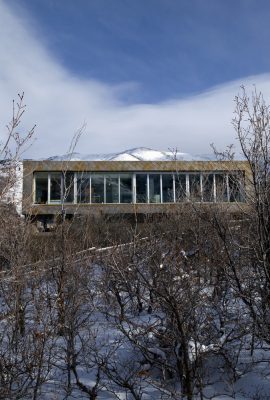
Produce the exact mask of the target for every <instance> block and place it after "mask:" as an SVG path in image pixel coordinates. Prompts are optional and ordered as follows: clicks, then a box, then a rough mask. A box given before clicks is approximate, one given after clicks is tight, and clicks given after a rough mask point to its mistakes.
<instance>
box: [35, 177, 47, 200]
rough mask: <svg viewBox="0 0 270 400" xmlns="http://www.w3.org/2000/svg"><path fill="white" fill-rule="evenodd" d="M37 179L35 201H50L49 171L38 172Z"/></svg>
mask: <svg viewBox="0 0 270 400" xmlns="http://www.w3.org/2000/svg"><path fill="white" fill-rule="evenodd" d="M35 181H36V193H35V203H37V204H46V203H48V173H47V172H36V173H35Z"/></svg>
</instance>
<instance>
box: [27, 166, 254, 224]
mask: <svg viewBox="0 0 270 400" xmlns="http://www.w3.org/2000/svg"><path fill="white" fill-rule="evenodd" d="M249 174H250V172H249V167H248V163H247V162H245V161H69V162H67V161H50V160H46V161H24V163H23V201H22V205H23V214H24V215H28V216H34V217H36V218H37V219H42V220H44V219H46V218H47V219H48V220H51V219H53V218H54V216H56V215H57V214H59V213H61V212H63V209H64V211H65V213H66V214H68V215H74V214H89V213H92V214H99V213H102V214H116V213H122V214H132V213H135V212H136V213H142V214H147V213H163V212H174V211H176V210H177V209H178V208H179V204H183V203H185V202H191V201H192V202H196V203H198V202H200V203H208V204H212V203H228V204H229V203H244V202H245V200H246V191H247V186H248V181H249Z"/></svg>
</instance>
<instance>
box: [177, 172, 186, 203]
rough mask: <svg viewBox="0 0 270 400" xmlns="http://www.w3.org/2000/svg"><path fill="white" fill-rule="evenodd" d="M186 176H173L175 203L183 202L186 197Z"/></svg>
mask: <svg viewBox="0 0 270 400" xmlns="http://www.w3.org/2000/svg"><path fill="white" fill-rule="evenodd" d="M186 181H187V178H186V174H175V201H176V202H179V201H183V200H185V199H186V196H187V188H186Z"/></svg>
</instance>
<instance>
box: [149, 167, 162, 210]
mask: <svg viewBox="0 0 270 400" xmlns="http://www.w3.org/2000/svg"><path fill="white" fill-rule="evenodd" d="M149 199H150V203H160V202H161V196H160V175H159V174H149Z"/></svg>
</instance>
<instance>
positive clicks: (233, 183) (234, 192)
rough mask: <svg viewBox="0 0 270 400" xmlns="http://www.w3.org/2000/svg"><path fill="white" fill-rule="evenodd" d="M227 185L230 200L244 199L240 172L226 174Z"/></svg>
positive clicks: (242, 179)
mask: <svg viewBox="0 0 270 400" xmlns="http://www.w3.org/2000/svg"><path fill="white" fill-rule="evenodd" d="M228 186H229V189H228V190H229V200H230V202H236V201H239V202H241V201H244V193H243V188H244V176H243V174H242V173H241V172H236V173H233V174H228Z"/></svg>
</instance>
